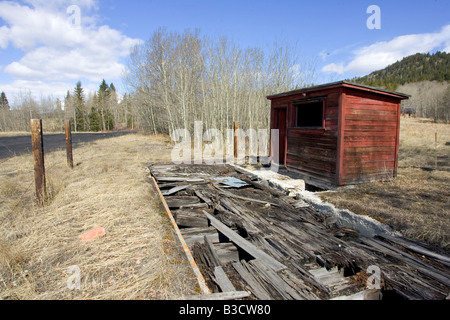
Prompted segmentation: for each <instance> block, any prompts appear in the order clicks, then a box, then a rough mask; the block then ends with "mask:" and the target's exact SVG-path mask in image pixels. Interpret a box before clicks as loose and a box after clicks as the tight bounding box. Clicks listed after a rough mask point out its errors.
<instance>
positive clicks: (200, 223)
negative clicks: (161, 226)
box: [172, 209, 208, 228]
mask: <svg viewBox="0 0 450 320" xmlns="http://www.w3.org/2000/svg"><path fill="white" fill-rule="evenodd" d="M172 214H173V215H174V217H175V221H176V222H177V224H178V226H179V227H180V228H196V227H208V219H207V218H206V217H205V215H204V214H203V212H199V211H198V210H187V209H180V210H175V211H173V212H172Z"/></svg>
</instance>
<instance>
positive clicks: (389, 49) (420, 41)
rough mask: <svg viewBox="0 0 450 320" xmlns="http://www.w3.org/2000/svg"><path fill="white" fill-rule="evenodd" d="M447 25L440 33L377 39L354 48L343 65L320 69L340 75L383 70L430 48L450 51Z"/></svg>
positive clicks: (449, 31)
mask: <svg viewBox="0 0 450 320" xmlns="http://www.w3.org/2000/svg"><path fill="white" fill-rule="evenodd" d="M449 49H450V25H447V26H444V27H443V28H442V29H441V30H440V31H439V32H435V33H422V34H411V35H403V36H398V37H395V38H394V39H392V40H390V41H380V42H376V43H374V44H372V45H370V46H366V47H362V48H359V49H357V50H355V51H353V54H354V58H353V59H352V60H351V61H350V62H349V63H347V64H346V65H344V63H343V62H341V63H330V64H327V65H325V66H324V67H323V68H322V71H324V72H335V73H339V74H342V73H344V72H352V73H355V74H366V73H370V72H372V71H375V70H379V69H383V68H385V67H387V66H388V65H390V64H392V63H395V62H396V61H398V60H401V59H402V58H404V57H406V56H409V55H412V54H415V53H418V52H420V53H425V52H430V51H433V50H442V51H446V52H450V51H449Z"/></svg>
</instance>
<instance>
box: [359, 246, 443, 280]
mask: <svg viewBox="0 0 450 320" xmlns="http://www.w3.org/2000/svg"><path fill="white" fill-rule="evenodd" d="M361 240H362V242H363V243H365V244H368V245H369V246H372V247H374V248H375V249H377V250H380V251H381V252H383V253H385V254H388V255H390V256H393V257H395V258H397V259H399V260H400V261H403V262H404V263H405V264H409V265H411V266H413V267H415V268H416V269H418V270H419V271H421V272H422V273H423V274H425V275H427V276H429V277H431V278H433V279H434V280H436V281H438V282H440V283H442V284H445V285H446V286H447V287H450V278H449V275H448V274H446V273H444V272H442V271H441V270H438V269H436V268H434V267H433V266H431V265H429V264H427V263H425V262H423V261H421V260H419V259H417V258H415V257H413V256H411V255H410V254H408V253H406V252H403V251H401V250H399V249H397V248H395V247H393V246H391V245H389V244H387V243H384V242H382V241H379V240H375V239H367V238H365V239H361Z"/></svg>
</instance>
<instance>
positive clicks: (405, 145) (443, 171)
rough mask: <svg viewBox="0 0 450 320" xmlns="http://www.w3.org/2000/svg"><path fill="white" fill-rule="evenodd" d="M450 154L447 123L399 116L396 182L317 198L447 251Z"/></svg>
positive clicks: (372, 185) (378, 183) (372, 184)
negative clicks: (366, 216) (368, 217)
mask: <svg viewBox="0 0 450 320" xmlns="http://www.w3.org/2000/svg"><path fill="white" fill-rule="evenodd" d="M436 136H437V140H436ZM449 155H450V125H448V124H439V123H433V122H431V121H429V120H426V119H412V118H402V119H401V126H400V150H399V169H398V176H397V178H396V179H394V180H392V181H389V182H375V183H366V184H361V185H357V186H352V187H350V188H347V187H344V188H342V189H339V190H338V191H337V192H322V193H320V197H321V198H322V199H323V200H326V201H329V202H331V203H333V204H334V205H336V206H337V207H338V208H346V209H349V210H351V211H353V212H355V213H358V214H362V215H368V216H371V217H372V218H374V219H377V220H379V221H382V222H384V223H386V224H388V225H390V226H392V227H394V228H395V229H396V230H398V231H400V232H401V233H402V234H404V235H405V236H407V237H410V238H414V239H419V240H424V241H427V242H429V243H432V244H434V245H438V246H441V247H443V248H446V249H450V248H449V246H450V242H449V235H450V219H449V218H450V216H449V215H450V159H449Z"/></svg>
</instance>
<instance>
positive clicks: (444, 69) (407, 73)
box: [351, 51, 450, 90]
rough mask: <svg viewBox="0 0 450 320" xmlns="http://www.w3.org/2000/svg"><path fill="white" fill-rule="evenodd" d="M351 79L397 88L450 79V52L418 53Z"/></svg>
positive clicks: (392, 88) (391, 88)
mask: <svg viewBox="0 0 450 320" xmlns="http://www.w3.org/2000/svg"><path fill="white" fill-rule="evenodd" d="M351 81H353V82H356V83H361V84H365V85H369V86H374V87H384V88H386V89H390V90H396V89H397V88H398V86H400V85H403V84H405V83H413V82H420V81H437V82H443V81H450V53H446V52H440V51H438V52H436V53H434V54H430V53H426V54H422V53H416V54H414V55H412V56H408V57H406V58H403V59H402V60H401V61H397V62H396V63H394V64H391V65H389V66H387V67H386V68H384V69H382V70H377V71H374V72H372V73H370V74H369V75H367V76H364V77H360V78H354V79H352V80H351Z"/></svg>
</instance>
